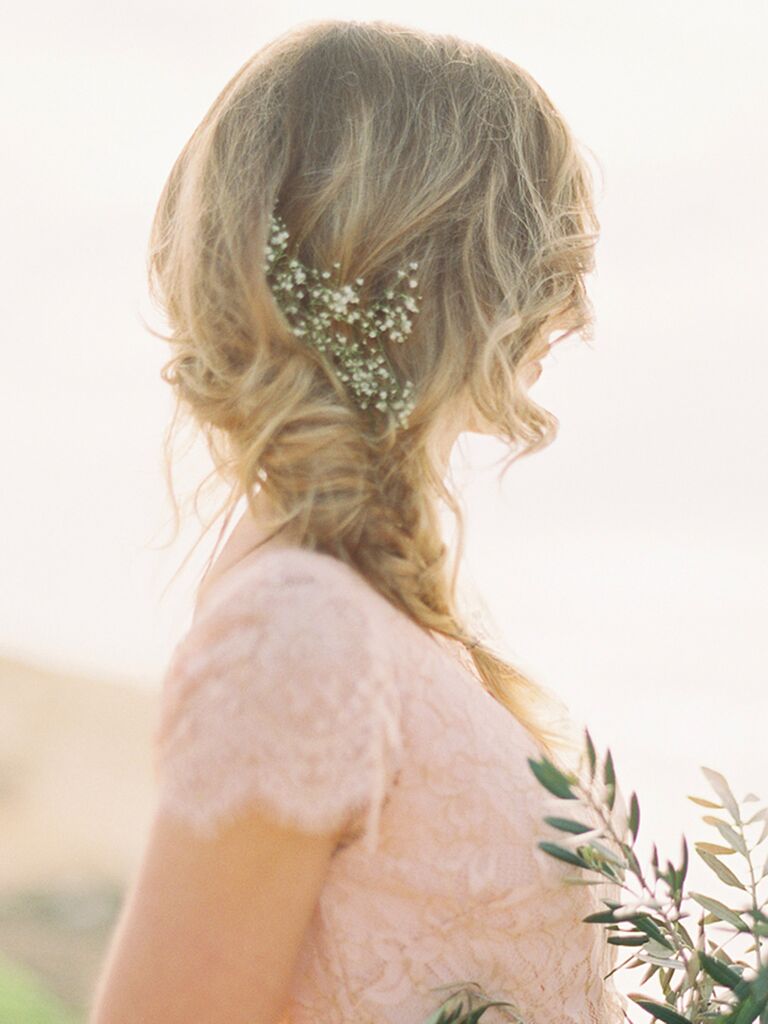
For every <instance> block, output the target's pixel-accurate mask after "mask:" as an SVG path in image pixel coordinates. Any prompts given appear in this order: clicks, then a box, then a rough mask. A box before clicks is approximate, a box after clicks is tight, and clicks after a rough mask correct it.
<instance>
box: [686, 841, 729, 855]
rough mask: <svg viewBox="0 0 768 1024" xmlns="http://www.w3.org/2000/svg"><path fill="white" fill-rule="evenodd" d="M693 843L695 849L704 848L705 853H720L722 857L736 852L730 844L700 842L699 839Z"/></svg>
mask: <svg viewBox="0 0 768 1024" xmlns="http://www.w3.org/2000/svg"><path fill="white" fill-rule="evenodd" d="M694 845H695V847H696V849H697V850H705V851H706V852H707V853H716V854H718V856H720V855H722V856H723V857H727V856H730V855H731V854H733V853H736V851H735V850H734V849H732V848H731V847H730V846H718V845H717V843H702V842H700V841H699V842H696V843H694Z"/></svg>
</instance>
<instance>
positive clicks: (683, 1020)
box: [628, 992, 691, 1024]
mask: <svg viewBox="0 0 768 1024" xmlns="http://www.w3.org/2000/svg"><path fill="white" fill-rule="evenodd" d="M628 995H629V998H630V999H631V1000H632V1002H634V1003H637V1005H638V1006H639V1007H640V1008H641V1009H642V1010H645V1011H646V1012H647V1013H650V1014H651V1016H653V1017H655V1018H656V1019H657V1020H662V1021H664V1024H691V1021H690V1020H689V1018H688V1017H683V1016H681V1015H680V1014H679V1013H677V1012H676V1011H675V1010H673V1009H672V1007H671V1006H668V1005H667V1004H666V1003H657V1002H656V1001H655V1000H653V999H648V998H647V996H644V995H643V994H642V993H641V992H630V993H628Z"/></svg>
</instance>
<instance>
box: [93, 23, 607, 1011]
mask: <svg viewBox="0 0 768 1024" xmlns="http://www.w3.org/2000/svg"><path fill="white" fill-rule="evenodd" d="M597 228H598V222H597V218H596V216H595V214H594V209H593V198H592V191H591V182H590V176H589V173H588V168H587V165H586V163H585V161H584V158H583V157H582V156H581V154H580V153H579V152H578V148H577V145H576V143H575V142H574V139H573V138H572V135H571V133H570V132H569V130H568V128H567V126H566V125H565V123H564V122H563V119H562V117H561V116H560V115H559V114H558V112H557V110H556V109H555V108H554V107H553V105H552V103H551V101H550V100H549V98H548V97H547V95H546V94H545V93H544V92H543V90H542V89H541V87H540V86H539V85H537V83H536V82H535V81H534V80H533V79H532V78H531V77H530V76H529V75H528V74H527V73H526V72H525V71H523V70H522V69H521V68H520V67H518V66H517V65H515V64H513V63H512V62H511V61H509V60H508V59H507V58H505V57H503V56H501V55H499V54H496V53H493V52H490V51H488V50H487V49H484V48H483V47H481V46H479V45H475V44H471V43H468V42H465V41H462V40H460V39H456V38H454V37H451V36H444V35H443V36H440V35H433V34H428V33H426V32H423V31H419V30H416V29H412V28H405V27H402V26H398V25H392V24H389V23H382V22H377V21H374V22H355V21H351V22H347V21H319V22H312V23H305V24H303V25H301V26H299V27H297V28H295V29H293V30H292V31H289V32H287V33H286V34H284V35H283V36H281V37H279V38H278V39H276V40H275V41H273V42H272V43H271V44H270V45H268V46H266V47H264V48H263V49H262V50H260V51H259V52H257V53H256V54H255V55H254V56H253V57H252V58H251V59H250V60H249V61H247V62H246V63H245V64H244V65H243V67H242V68H241V69H240V70H239V71H238V72H237V73H236V74H235V76H234V77H233V78H232V80H231V81H230V82H229V83H228V84H227V85H226V87H225V88H224V89H223V91H222V92H221V93H220V95H219V96H218V97H217V98H216V100H215V101H214V103H213V105H212V106H211V108H210V110H209V111H208V113H207V114H206V116H205V117H204V118H203V120H202V122H201V124H200V125H199V126H198V128H197V129H196V130H195V131H194V133H193V134H192V137H191V138H190V139H189V141H188V142H187V144H186V145H185V146H184V149H183V151H182V153H181V154H180V156H179V158H178V159H177V161H176V163H175V165H174V167H173V169H172V171H171V173H170V176H169V178H168V181H167V183H166V185H165V188H164V190H163V193H162V196H161V198H160V201H159V205H158V209H157V213H156V217H155V221H154V225H153V232H152V240H151V258H150V268H151V284H152V286H153V292H154V294H155V295H156V296H157V298H158V299H159V300H160V302H161V303H162V305H163V308H164V309H165V311H166V313H167V315H168V319H169V322H170V324H171V326H172V332H171V334H170V335H169V336H168V337H167V339H166V340H167V341H169V342H170V343H171V345H172V347H173V356H172V358H171V359H170V361H169V362H168V363H167V364H166V366H165V367H164V371H163V379H164V380H166V381H167V382H168V383H169V384H171V386H172V387H173V389H174V391H175V394H176V396H177V400H178V403H179V409H182V410H183V411H185V412H186V413H187V414H188V415H190V416H191V417H192V419H193V420H194V422H195V423H196V424H197V425H198V426H199V427H200V429H201V430H202V432H203V433H204V436H205V437H206V439H207V442H208V444H209V448H210V451H211V454H212V457H213V459H214V462H215V465H216V469H217V472H218V474H219V475H220V477H221V478H222V479H224V480H225V481H226V482H227V483H228V485H229V495H228V499H227V503H226V509H225V510H226V511H227V518H226V519H225V525H226V521H228V518H229V515H230V514H231V511H232V509H233V508H234V507H235V505H236V504H237V502H238V501H239V500H240V499H241V498H242V497H245V498H246V499H247V511H246V513H245V514H244V515H243V517H242V518H241V520H240V521H239V523H238V524H237V527H236V528H235V530H234V531H233V532H232V533H231V535H230V537H229V539H228V542H227V544H226V545H225V547H224V549H223V551H222V552H221V554H220V555H219V557H218V560H217V561H216V562H215V564H214V565H213V566H212V568H209V571H208V573H207V575H206V576H205V577H204V579H203V582H202V586H201V587H200V589H199V590H198V593H197V600H196V606H195V613H194V617H193V620H192V623H191V625H190V628H189V630H188V631H187V633H186V635H185V636H184V637H183V638H182V640H181V642H180V643H179V644H178V646H177V648H176V650H175V651H174V655H173V658H172V660H171V664H170V665H169V668H168V671H167V674H166V677H165V680H164V683H163V694H162V700H163V703H162V709H161V714H160V719H159V722H158V726H157V731H156V734H155V748H154V753H155V758H156V760H155V766H156V771H157V779H158V783H159V800H158V806H157V808H156V813H155V817H154V819H153V822H152V827H151V831H150V836H149V842H148V847H147V850H146V854H145V858H144V862H143V864H142V868H141V871H140V873H139V876H138V878H137V879H136V882H135V884H134V886H133V888H132V891H131V893H130V895H129V898H128V900H127V901H126V905H125V908H124V911H123V914H122V917H121V920H120V922H119V926H118V928H117V929H116V930H115V935H114V938H113V942H112V946H111V949H110V953H109V956H108V958H107V962H106V964H105V967H104V970H103V973H102V977H101V980H100V984H99V986H98V992H97V994H96V998H95V1000H94V1008H93V1013H92V1016H91V1024H117V1022H120V1024H122V1022H127V1021H131V1022H139V1021H140V1022H141V1024H161V1022H162V1024H177V1022H178V1024H181V1022H182V1021H183V1022H184V1024H188V1022H189V1021H191V1020H194V1021H195V1022H200V1024H225V1022H226V1024H278V1022H283V1024H310V1022H311V1024H342V1022H348V1021H350V1022H351V1021H355V1022H360V1024H363V1022H365V1024H385V1022H386V1024H390V1022H391V1024H395V1022H396V1024H419V1022H421V1021H422V1020H424V1019H425V1018H426V1017H427V1016H428V1015H429V1014H430V1013H431V1012H432V1011H434V1010H435V1009H436V1008H437V1007H438V1006H439V1005H440V1004H441V1003H442V1002H443V1001H444V999H445V998H446V995H447V991H444V990H443V988H441V986H449V987H450V986H453V985H460V984H461V983H462V982H466V981H468V980H471V981H475V982H476V983H477V984H478V985H479V986H480V987H481V989H482V991H483V993H484V994H485V995H486V996H487V997H489V998H491V999H495V1000H505V1001H509V1004H510V1006H512V1005H513V1006H514V1007H515V1008H514V1009H510V1008H509V1006H507V1007H502V1006H498V1007H493V1008H491V1009H489V1010H487V1011H486V1013H485V1015H484V1020H485V1021H487V1022H489V1024H491V1022H493V1021H498V1020H524V1021H525V1022H526V1024H543V1022H546V1024H576V1022H578V1024H587V1022H590V1024H597V1022H599V1024H610V1022H612V1021H615V1020H621V1019H622V1018H623V1016H624V1014H623V1007H622V1002H621V998H623V997H621V998H620V997H619V995H618V993H617V992H616V991H615V989H614V988H613V987H612V982H611V981H610V980H608V981H606V980H604V975H606V974H607V973H608V972H609V971H610V969H611V967H612V966H613V959H612V958H611V956H610V952H609V951H610V950H611V949H612V948H613V947H609V946H607V945H606V944H605V941H604V939H603V938H602V936H601V931H600V930H598V929H596V928H594V926H592V925H589V924H587V923H584V922H583V918H584V917H585V916H586V915H587V914H588V913H590V912H592V911H594V910H595V909H603V907H602V904H601V903H599V902H597V899H596V896H595V890H594V889H592V888H590V887H588V886H586V887H585V886H567V885H564V884H563V874H564V873H567V872H566V870H565V867H564V865H563V864H562V863H561V862H557V861H555V860H554V859H553V858H551V857H548V856H547V855H545V854H544V853H543V852H542V851H540V850H539V849H538V848H537V846H536V843H537V840H538V839H540V838H545V837H546V836H547V833H546V830H545V828H544V826H543V825H542V821H541V819H542V817H543V816H544V815H545V814H547V813H548V812H549V813H552V812H553V810H558V808H557V807H556V806H554V805H555V804H556V803H557V802H556V801H554V802H552V803H551V802H550V801H549V800H548V798H547V794H546V793H544V792H543V790H542V787H541V786H540V784H539V783H538V782H537V780H536V779H535V778H534V777H533V775H532V773H531V771H530V769H529V765H528V764H527V759H528V758H529V757H538V756H539V755H540V754H541V752H542V751H544V752H546V753H548V754H549V755H550V756H551V757H552V758H553V759H554V758H557V756H558V754H559V753H560V752H562V753H565V752H566V751H567V750H569V749H571V750H572V749H573V745H572V743H571V745H570V746H569V741H568V737H565V736H562V735H559V734H558V732H557V730H556V729H554V728H552V727H551V725H550V724H549V723H548V721H547V719H548V714H549V712H548V708H547V700H546V693H545V691H544V690H543V688H541V687H539V686H538V685H536V684H535V683H534V682H533V681H532V680H529V679H527V678H526V677H525V676H524V675H523V674H522V673H520V672H519V671H518V670H516V669H515V668H514V667H513V666H512V665H510V664H508V663H507V662H506V661H504V659H503V658H501V657H500V656H498V655H497V654H495V653H494V652H493V650H492V649H491V647H490V646H489V645H488V644H487V643H484V642H483V641H482V640H480V639H477V638H475V637H473V636H472V633H471V631H470V630H469V628H468V626H467V623H465V622H464V621H462V615H461V614H460V612H459V609H458V606H457V596H456V565H455V563H454V566H453V567H452V568H451V567H449V566H448V562H447V557H448V552H447V549H446V545H445V544H444V542H443V540H442V538H441V533H440V523H439V517H438V513H439V501H440V500H441V499H442V500H444V501H446V502H447V504H448V505H449V507H450V508H451V510H452V511H453V512H454V514H455V515H456V516H457V519H458V521H459V524H461V513H460V509H459V506H458V503H457V502H456V499H455V497H454V496H453V495H452V494H451V492H450V491H449V490H448V489H447V488H446V486H445V484H444V477H445V475H446V471H447V466H448V456H449V453H450V451H451V448H452V445H453V443H454V441H455V440H456V438H457V437H458V435H459V434H460V433H461V432H462V431H464V430H476V431H484V432H487V433H490V434H492V435H494V436H497V437H499V438H503V439H506V440H507V441H508V442H509V444H510V449H512V450H515V454H514V455H513V456H512V457H511V459H510V464H511V462H513V461H515V459H516V458H519V457H520V456H521V455H526V454H530V453H531V452H534V451H537V450H539V449H540V448H542V447H544V446H545V445H546V444H548V443H550V442H551V440H552V439H553V436H554V434H555V429H556V425H557V420H556V419H555V417H554V416H553V415H552V414H551V413H549V412H547V411H546V410H544V409H542V408H541V407H539V406H538V405H536V403H535V402H534V401H533V400H532V399H531V398H530V396H529V394H528V389H529V388H530V386H531V385H532V384H533V383H534V381H535V380H536V378H537V377H538V374H539V372H540V370H541V364H540V359H541V357H542V356H543V355H544V354H545V352H546V351H547V350H548V348H549V347H550V337H551V334H552V332H553V331H557V330H563V331H564V332H565V334H571V333H574V332H577V333H579V334H581V335H582V336H585V335H586V332H587V331H588V329H589V327H590V324H591V319H590V306H589V303H588V300H587V296H586V291H585V287H584V277H585V275H586V274H587V273H588V272H589V271H590V270H591V269H592V266H593V247H594V244H595V240H596V237H597ZM291 260H293V261H294V262H291ZM286 282H287V283H286ZM313 282H314V284H315V285H316V286H317V287H316V288H313V287H312V285H313ZM342 285H343V286H344V288H345V289H346V291H344V292H343V296H345V298H344V301H343V302H342V301H341V299H340V297H339V296H340V294H342V293H341V291H340V289H341V286H342ZM395 286H402V287H401V289H400V292H398V293H397V294H396V293H395ZM324 288H325V289H327V290H326V291H323V289H324ZM403 288H404V291H403ZM409 288H410V289H411V291H410V292H409V291H408V289H409ZM416 289H418V290H416ZM417 299H418V301H417ZM377 303H380V305H378V306H377ZM398 303H400V305H399V306H398ZM350 309H351V310H352V315H350ZM377 309H378V310H379V319H378V320H376V317H375V316H374V315H373V313H374V311H375V310H377ZM329 310H331V311H332V312H331V313H329V312H328V311H329ZM406 310H407V312H406ZM333 311H335V312H333ZM382 311H383V312H382ZM356 314H357V315H356ZM366 317H369V319H368V320H366V319H365V318H366ZM371 317H372V319H370V318H371ZM366 323H367V324H368V325H370V324H371V323H374V324H378V327H376V328H375V329H373V330H371V331H370V332H369V331H367V330H363V329H362V328H363V325H364V324H366ZM397 324H399V325H400V326H401V327H402V330H401V331H400V333H399V334H398V331H397V330H396V329H395V328H393V325H397ZM302 325H303V326H302ZM377 332H378V333H377ZM161 337H163V336H161ZM377 382H378V383H377ZM461 547H462V545H461V542H460V543H459V546H458V549H459V552H460V551H461ZM449 568H450V571H449ZM552 707H554V702H552V704H551V706H550V708H549V711H551V709H552Z"/></svg>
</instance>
